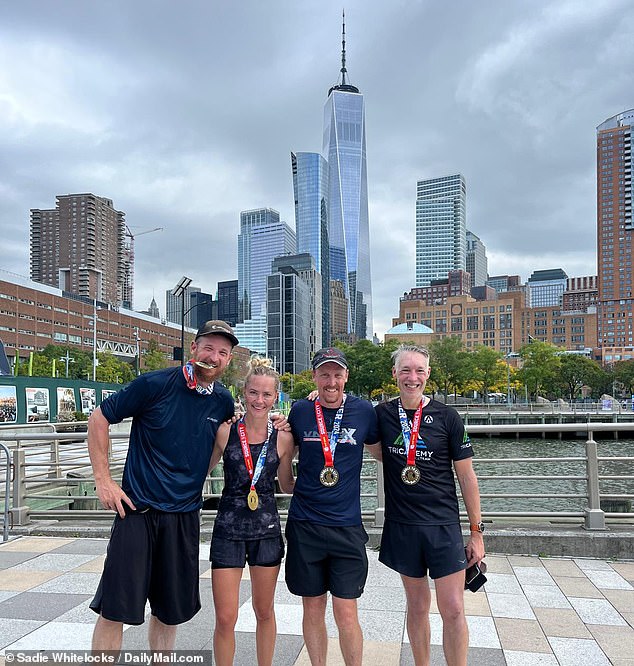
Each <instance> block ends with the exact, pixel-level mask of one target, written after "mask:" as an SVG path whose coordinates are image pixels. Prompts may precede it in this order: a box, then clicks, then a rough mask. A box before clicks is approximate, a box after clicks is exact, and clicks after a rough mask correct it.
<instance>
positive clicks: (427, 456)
mask: <svg viewBox="0 0 634 666" xmlns="http://www.w3.org/2000/svg"><path fill="white" fill-rule="evenodd" d="M387 448H388V450H389V452H390V453H396V454H398V455H400V456H405V455H407V451H406V450H405V442H404V440H403V434H402V433H401V434H400V435H399V436H398V437H397V438H396V439H395V440H394V444H392V446H388V447H387ZM432 455H434V452H433V451H429V450H428V449H427V445H426V444H425V441H424V440H423V438H422V437H421V436H420V435H419V436H418V441H417V442H416V459H417V460H431V457H432Z"/></svg>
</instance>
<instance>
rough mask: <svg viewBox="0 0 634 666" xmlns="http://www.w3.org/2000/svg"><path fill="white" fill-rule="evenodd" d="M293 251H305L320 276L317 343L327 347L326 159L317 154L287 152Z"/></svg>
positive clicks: (328, 332) (328, 297)
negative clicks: (294, 235)
mask: <svg viewBox="0 0 634 666" xmlns="http://www.w3.org/2000/svg"><path fill="white" fill-rule="evenodd" d="M291 166H292V169H293V192H294V195H295V231H296V233H297V252H300V253H308V254H310V256H311V257H312V258H313V261H314V262H315V268H316V270H317V271H318V272H319V273H320V275H321V296H320V302H321V311H322V314H321V319H320V322H316V324H317V323H319V324H321V335H320V336H319V339H320V340H321V345H320V346H324V347H328V346H330V245H329V242H328V162H326V160H325V159H324V158H323V157H322V156H321V155H320V154H319V153H299V152H298V153H291Z"/></svg>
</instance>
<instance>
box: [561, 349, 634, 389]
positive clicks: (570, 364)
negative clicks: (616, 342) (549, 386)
mask: <svg viewBox="0 0 634 666" xmlns="http://www.w3.org/2000/svg"><path fill="white" fill-rule="evenodd" d="M601 379H602V378H601V367H600V366H599V364H598V363H597V362H596V361H593V360H592V359H589V358H587V357H586V356H579V355H577V354H560V356H559V371H558V372H557V376H556V383H557V384H558V385H559V387H561V389H562V393H563V394H564V395H565V396H566V397H567V398H568V399H569V400H574V399H575V398H576V397H577V396H578V395H579V394H580V392H581V388H582V387H583V386H590V387H593V388H594V387H596V386H599V385H600V384H601ZM633 379H634V377H633Z"/></svg>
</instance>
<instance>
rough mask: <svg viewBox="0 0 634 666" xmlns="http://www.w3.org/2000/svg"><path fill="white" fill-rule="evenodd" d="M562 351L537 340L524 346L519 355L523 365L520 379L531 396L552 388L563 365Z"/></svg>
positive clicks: (519, 374) (519, 373)
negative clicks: (546, 388) (548, 387)
mask: <svg viewBox="0 0 634 666" xmlns="http://www.w3.org/2000/svg"><path fill="white" fill-rule="evenodd" d="M560 351H561V350H560V349H559V348H557V347H555V345H552V344H550V343H549V342H541V341H540V340H535V341H533V342H531V343H529V344H526V345H524V346H523V347H522V348H521V349H520V350H519V354H520V357H521V358H522V361H523V365H522V368H521V370H520V371H519V372H518V377H519V379H520V380H521V381H522V382H523V383H524V384H525V385H526V388H527V390H528V393H529V394H530V395H531V396H535V397H536V396H538V395H539V393H540V392H541V391H542V389H543V388H544V387H547V386H552V385H553V383H554V381H555V380H556V378H557V373H558V372H559V367H560V365H561V357H560V355H559V353H560Z"/></svg>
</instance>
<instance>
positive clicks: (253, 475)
mask: <svg viewBox="0 0 634 666" xmlns="http://www.w3.org/2000/svg"><path fill="white" fill-rule="evenodd" d="M266 430H267V435H266V442H264V444H263V445H262V450H261V451H260V455H259V456H258V460H257V462H256V463H255V470H254V469H253V458H252V457H251V449H250V447H249V442H248V440H247V429H246V426H245V425H244V419H241V420H240V422H239V423H238V437H239V438H240V446H241V447H242V457H243V458H244V464H245V465H246V466H247V472H248V473H249V478H250V479H251V490H255V484H256V483H257V482H258V479H259V478H260V475H261V474H262V470H263V469H264V463H265V461H266V453H267V451H268V448H269V440H270V439H271V433H272V432H273V424H272V423H271V422H270V421H269V422H268V423H267V425H266Z"/></svg>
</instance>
